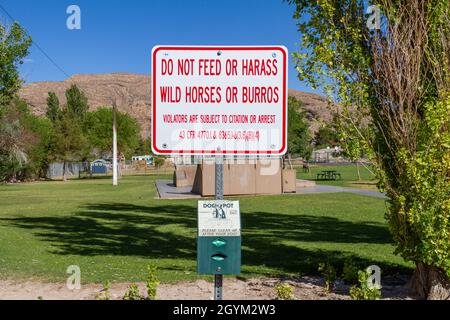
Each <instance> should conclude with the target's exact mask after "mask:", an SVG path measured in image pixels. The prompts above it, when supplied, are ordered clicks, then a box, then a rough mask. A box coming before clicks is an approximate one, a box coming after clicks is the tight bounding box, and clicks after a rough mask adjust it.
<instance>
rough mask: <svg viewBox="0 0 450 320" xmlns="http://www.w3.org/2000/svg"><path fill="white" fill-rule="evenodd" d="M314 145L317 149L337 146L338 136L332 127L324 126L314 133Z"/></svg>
mask: <svg viewBox="0 0 450 320" xmlns="http://www.w3.org/2000/svg"><path fill="white" fill-rule="evenodd" d="M314 143H315V145H316V146H317V147H318V148H324V147H329V146H332V147H334V146H337V145H338V144H339V134H338V133H337V132H336V130H335V128H333V127H332V126H330V125H324V126H322V127H320V128H319V130H317V132H316V133H315V135H314Z"/></svg>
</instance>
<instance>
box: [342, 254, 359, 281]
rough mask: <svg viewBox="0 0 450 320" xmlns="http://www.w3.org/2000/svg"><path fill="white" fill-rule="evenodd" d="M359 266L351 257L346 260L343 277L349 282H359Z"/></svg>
mask: <svg viewBox="0 0 450 320" xmlns="http://www.w3.org/2000/svg"><path fill="white" fill-rule="evenodd" d="M358 271H359V267H358V264H357V263H356V262H354V261H353V260H352V259H351V258H348V259H346V260H345V261H344V268H343V269H342V278H343V279H344V280H345V281H346V282H347V283H352V284H353V283H358Z"/></svg>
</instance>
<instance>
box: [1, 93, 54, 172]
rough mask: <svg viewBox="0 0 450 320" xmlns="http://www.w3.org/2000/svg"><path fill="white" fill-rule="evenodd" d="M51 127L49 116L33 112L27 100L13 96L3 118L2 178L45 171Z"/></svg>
mask: <svg viewBox="0 0 450 320" xmlns="http://www.w3.org/2000/svg"><path fill="white" fill-rule="evenodd" d="M51 129H52V126H51V123H50V121H49V120H48V119H45V118H41V117H38V116H36V115H34V114H32V113H31V112H30V110H29V108H28V105H27V103H26V102H25V101H24V100H22V99H20V98H18V97H15V98H13V100H12V101H11V102H10V103H9V104H8V106H7V107H6V109H5V112H4V115H3V117H1V118H0V136H1V137H2V139H0V158H1V160H0V181H5V180H6V181H9V180H24V179H28V178H36V177H41V176H44V175H45V171H46V168H47V164H48V162H47V159H48V156H47V155H48V153H47V145H48V143H49V140H50V137H51Z"/></svg>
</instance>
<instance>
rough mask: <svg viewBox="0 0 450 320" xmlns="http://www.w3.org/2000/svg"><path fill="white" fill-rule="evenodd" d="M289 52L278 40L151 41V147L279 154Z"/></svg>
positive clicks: (282, 145)
mask: <svg viewBox="0 0 450 320" xmlns="http://www.w3.org/2000/svg"><path fill="white" fill-rule="evenodd" d="M287 59H288V56H287V49H286V48H285V47H283V46H261V47H259V46H258V47H256V46H245V47H244V46H233V47H231V46H228V47H227V46H225V47H220V46H210V47H203V46H202V47H196V46H188V47H184V46H156V47H154V48H153V51H152V149H153V152H154V153H156V154H216V153H223V154H272V155H282V154H284V153H285V152H286V148H287ZM218 150H219V151H218Z"/></svg>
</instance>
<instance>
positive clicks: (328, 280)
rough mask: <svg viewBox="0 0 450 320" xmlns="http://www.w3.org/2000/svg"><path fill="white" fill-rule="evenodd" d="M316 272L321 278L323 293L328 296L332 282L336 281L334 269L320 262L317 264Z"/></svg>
mask: <svg viewBox="0 0 450 320" xmlns="http://www.w3.org/2000/svg"><path fill="white" fill-rule="evenodd" d="M318 270H319V272H320V273H321V274H322V277H323V281H324V283H323V288H324V289H325V293H326V294H328V293H330V291H331V290H332V287H333V283H334V280H336V269H335V268H334V267H333V266H332V265H331V264H329V263H328V262H327V263H324V262H321V263H319V269H318Z"/></svg>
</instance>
